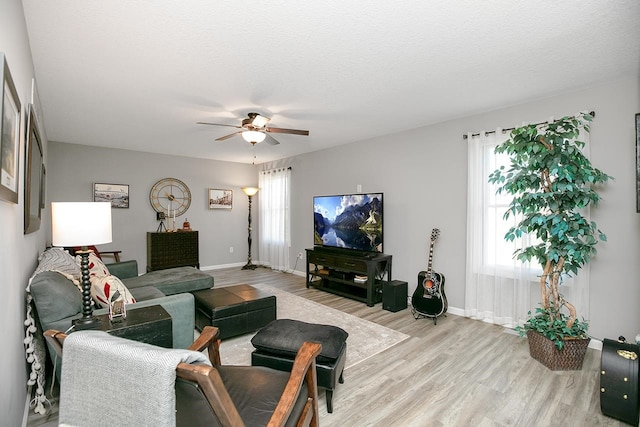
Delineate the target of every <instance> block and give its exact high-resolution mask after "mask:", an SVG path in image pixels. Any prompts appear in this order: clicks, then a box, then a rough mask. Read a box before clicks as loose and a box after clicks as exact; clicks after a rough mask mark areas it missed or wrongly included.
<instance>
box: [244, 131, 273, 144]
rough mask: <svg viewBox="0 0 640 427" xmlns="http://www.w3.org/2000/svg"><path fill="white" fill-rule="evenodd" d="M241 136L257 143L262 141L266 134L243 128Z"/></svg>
mask: <svg viewBox="0 0 640 427" xmlns="http://www.w3.org/2000/svg"><path fill="white" fill-rule="evenodd" d="M242 137H243V138H244V140H245V141H247V142H251V143H258V142H262V141H264V139H265V138H266V137H267V135H265V134H264V133H262V132H258V131H256V130H245V131H244V132H242Z"/></svg>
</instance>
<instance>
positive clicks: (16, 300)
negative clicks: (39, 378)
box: [0, 0, 48, 426]
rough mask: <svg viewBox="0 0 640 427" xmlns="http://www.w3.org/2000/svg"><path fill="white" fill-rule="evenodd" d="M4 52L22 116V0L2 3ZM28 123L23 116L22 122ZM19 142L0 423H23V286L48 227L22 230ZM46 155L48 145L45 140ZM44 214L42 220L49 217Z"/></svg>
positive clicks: (4, 273)
mask: <svg viewBox="0 0 640 427" xmlns="http://www.w3.org/2000/svg"><path fill="white" fill-rule="evenodd" d="M0 52H3V53H4V54H5V56H6V58H7V62H8V64H9V67H10V70H11V75H12V77H13V81H14V83H15V86H16V90H17V92H18V97H19V98H20V102H21V103H22V112H23V117H24V116H25V112H26V111H27V110H26V106H27V104H28V103H29V102H30V100H31V80H32V79H33V76H34V73H33V61H32V60H31V50H30V48H29V40H28V38H27V31H26V25H25V20H24V13H23V10H22V2H21V1H20V0H3V1H2V2H0ZM23 124H24V121H23ZM22 134H23V137H22V139H23V140H22V142H21V147H20V169H19V171H18V174H19V177H20V179H19V189H18V194H19V198H18V204H14V203H8V202H6V201H0V239H1V240H2V244H1V246H0V287H1V289H2V309H1V310H0V325H2V341H3V346H2V347H3V348H2V363H0V413H1V414H2V417H3V418H2V421H0V424H2V425H8V426H17V425H20V424H21V423H22V420H23V415H24V413H25V402H26V391H27V389H26V381H27V375H26V372H27V371H26V362H25V356H24V345H23V343H22V340H23V339H24V326H23V322H24V317H25V287H26V285H27V279H28V278H29V276H31V273H32V272H33V270H34V268H35V266H36V262H37V257H38V253H39V251H40V250H41V249H42V248H43V247H44V241H45V231H44V230H43V229H42V228H41V229H40V230H39V231H38V232H35V233H32V234H28V235H26V236H25V235H24V234H23V232H22V230H23V229H24V219H23V209H24V196H23V191H24V132H22ZM43 149H44V153H45V159H46V155H47V145H46V141H44V147H43ZM47 221H48V219H47V217H46V216H45V217H43V222H45V223H46V222H47Z"/></svg>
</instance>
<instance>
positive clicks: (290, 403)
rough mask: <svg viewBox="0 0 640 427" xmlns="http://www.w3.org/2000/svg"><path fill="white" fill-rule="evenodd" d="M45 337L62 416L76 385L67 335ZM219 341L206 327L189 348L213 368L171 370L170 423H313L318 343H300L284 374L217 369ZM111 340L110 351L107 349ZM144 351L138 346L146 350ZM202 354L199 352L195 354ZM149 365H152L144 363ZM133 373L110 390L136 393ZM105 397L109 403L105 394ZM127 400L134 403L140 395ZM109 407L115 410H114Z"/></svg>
mask: <svg viewBox="0 0 640 427" xmlns="http://www.w3.org/2000/svg"><path fill="white" fill-rule="evenodd" d="M82 333H83V332H82V331H80V332H74V333H73V335H75V334H82ZM45 337H46V339H47V341H48V342H49V343H50V344H51V346H52V347H53V348H54V349H55V351H56V352H59V353H60V354H62V360H63V373H62V378H61V384H60V390H61V394H60V410H61V412H62V411H63V407H64V405H65V402H64V399H65V398H66V397H67V396H71V395H72V393H71V392H66V391H65V390H67V388H68V387H76V386H77V385H76V382H74V381H70V383H71V384H65V383H64V381H65V372H64V371H65V369H66V365H65V364H64V360H65V352H64V351H63V344H64V342H65V340H66V339H67V335H65V334H64V333H62V332H58V331H54V330H48V331H46V332H45ZM79 337H81V336H79ZM87 337H88V336H87ZM91 337H92V338H93V337H94V336H91ZM218 337H219V330H218V328H215V327H213V326H207V327H205V328H204V330H203V331H202V333H201V334H200V336H199V337H198V339H197V340H196V341H195V342H194V343H193V344H192V345H191V347H190V348H189V350H192V351H194V352H198V353H200V352H203V351H204V350H206V351H207V353H208V357H209V360H210V362H211V365H212V366H209V365H206V364H202V363H195V364H194V363H184V362H180V363H178V364H177V367H176V369H175V372H176V379H175V424H176V425H177V426H189V427H193V426H233V427H235V426H244V425H247V426H264V425H268V426H289V425H304V426H317V425H318V391H317V379H316V368H315V358H316V356H317V355H318V354H319V353H320V350H321V345H320V344H318V343H311V342H305V343H304V344H303V345H302V346H301V348H300V350H299V351H298V354H297V356H296V359H295V362H294V366H293V369H292V370H291V373H289V372H282V371H277V370H274V369H270V368H264V367H252V366H223V365H221V363H220V346H219V344H220V340H219V339H218ZM108 339H109V340H111V341H113V340H119V341H124V342H128V344H130V345H135V346H138V347H140V346H148V347H154V346H149V345H148V344H142V343H137V342H133V341H129V340H125V339H123V338H117V337H112V336H108ZM78 340H79V338H74V342H77V341H78ZM111 341H110V343H109V346H110V347H112V344H111ZM74 345H75V344H74ZM70 346H71V345H69V347H70ZM148 347H140V348H142V350H145V349H146V348H148ZM158 349H159V348H158ZM162 350H164V349H162ZM68 351H72V350H68ZM168 351H170V350H168ZM174 351H175V350H174ZM183 351H184V350H183ZM139 352H140V351H139V350H138V348H136V349H135V351H134V353H139ZM67 354H68V356H67V357H71V353H67ZM201 355H202V353H200V354H198V355H197V356H201ZM151 359H154V358H151ZM145 362H146V360H145ZM127 363H128V359H127V358H126V357H125V358H124V360H122V361H121V362H119V363H118V364H117V365H116V366H115V367H114V368H113V369H118V370H127V369H130V367H128V366H127ZM149 363H153V361H152V360H149ZM70 368H73V367H70ZM132 374H133V375H132V377H130V381H129V383H128V384H126V383H125V384H116V385H114V386H115V387H117V389H118V390H121V392H122V393H128V392H134V393H135V391H133V390H135V389H136V388H135V387H133V386H132V384H131V381H135V382H139V379H138V378H136V375H135V371H133V372H132ZM93 379H94V378H92V380H93ZM89 383H98V381H89ZM137 385H139V384H137ZM101 387H103V389H104V384H100V383H98V384H96V389H97V391H96V392H97V393H100V390H101ZM138 388H139V387H138ZM130 390H131V391H130ZM91 393H92V392H90V391H89V390H85V389H82V393H80V395H85V394H86V395H87V396H91ZM138 393H139V390H138ZM77 394H78V393H76V395H77ZM104 398H105V399H108V398H109V396H104ZM131 398H132V399H136V398H137V399H139V398H140V396H139V395H136V396H132V397H131ZM87 400H88V401H89V402H91V401H92V400H96V399H93V398H91V397H88V398H87ZM79 405H80V406H82V402H74V406H79ZM111 409H114V410H115V408H111ZM170 412H171V413H174V412H173V411H170ZM117 416H118V417H120V418H119V421H120V424H121V425H126V424H127V419H126V418H122V417H123V416H124V415H123V414H122V413H120V414H117ZM60 421H61V422H62V421H63V420H60ZM103 421H104V420H103Z"/></svg>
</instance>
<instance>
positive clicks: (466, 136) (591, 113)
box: [462, 111, 596, 139]
mask: <svg viewBox="0 0 640 427" xmlns="http://www.w3.org/2000/svg"><path fill="white" fill-rule="evenodd" d="M589 115H591V117H595V116H596V112H595V111H590V112H589ZM545 123H548V122H540V123H534V124H533V125H534V126H540V125H543V124H545ZM514 129H515V128H505V129H502V133H505V132H509V131H512V130H514ZM490 133H496V131H495V130H488V131H486V132H484V134H485V135H489V134H490ZM480 135H481V133H472V134H471V137H472V138H473V137H474V136H480ZM468 137H469V135H467V134H464V135H462V139H467V138H468Z"/></svg>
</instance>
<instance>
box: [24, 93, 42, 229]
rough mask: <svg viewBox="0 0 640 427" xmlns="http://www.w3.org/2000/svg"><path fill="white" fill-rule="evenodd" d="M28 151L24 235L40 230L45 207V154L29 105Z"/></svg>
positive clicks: (33, 113) (31, 107) (34, 116)
mask: <svg viewBox="0 0 640 427" xmlns="http://www.w3.org/2000/svg"><path fill="white" fill-rule="evenodd" d="M27 118H28V120H29V122H28V124H27V150H26V158H25V165H26V168H27V170H26V171H25V172H26V173H25V177H24V178H25V179H24V182H25V187H24V234H29V233H33V232H34V231H37V230H39V229H40V220H41V219H42V206H43V205H44V202H43V199H44V194H43V193H42V191H43V188H44V181H43V178H44V177H43V171H44V168H43V167H42V166H43V159H44V157H43V154H42V142H41V140H40V130H39V127H38V121H37V119H36V112H35V109H34V106H33V104H29V113H28V116H27Z"/></svg>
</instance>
